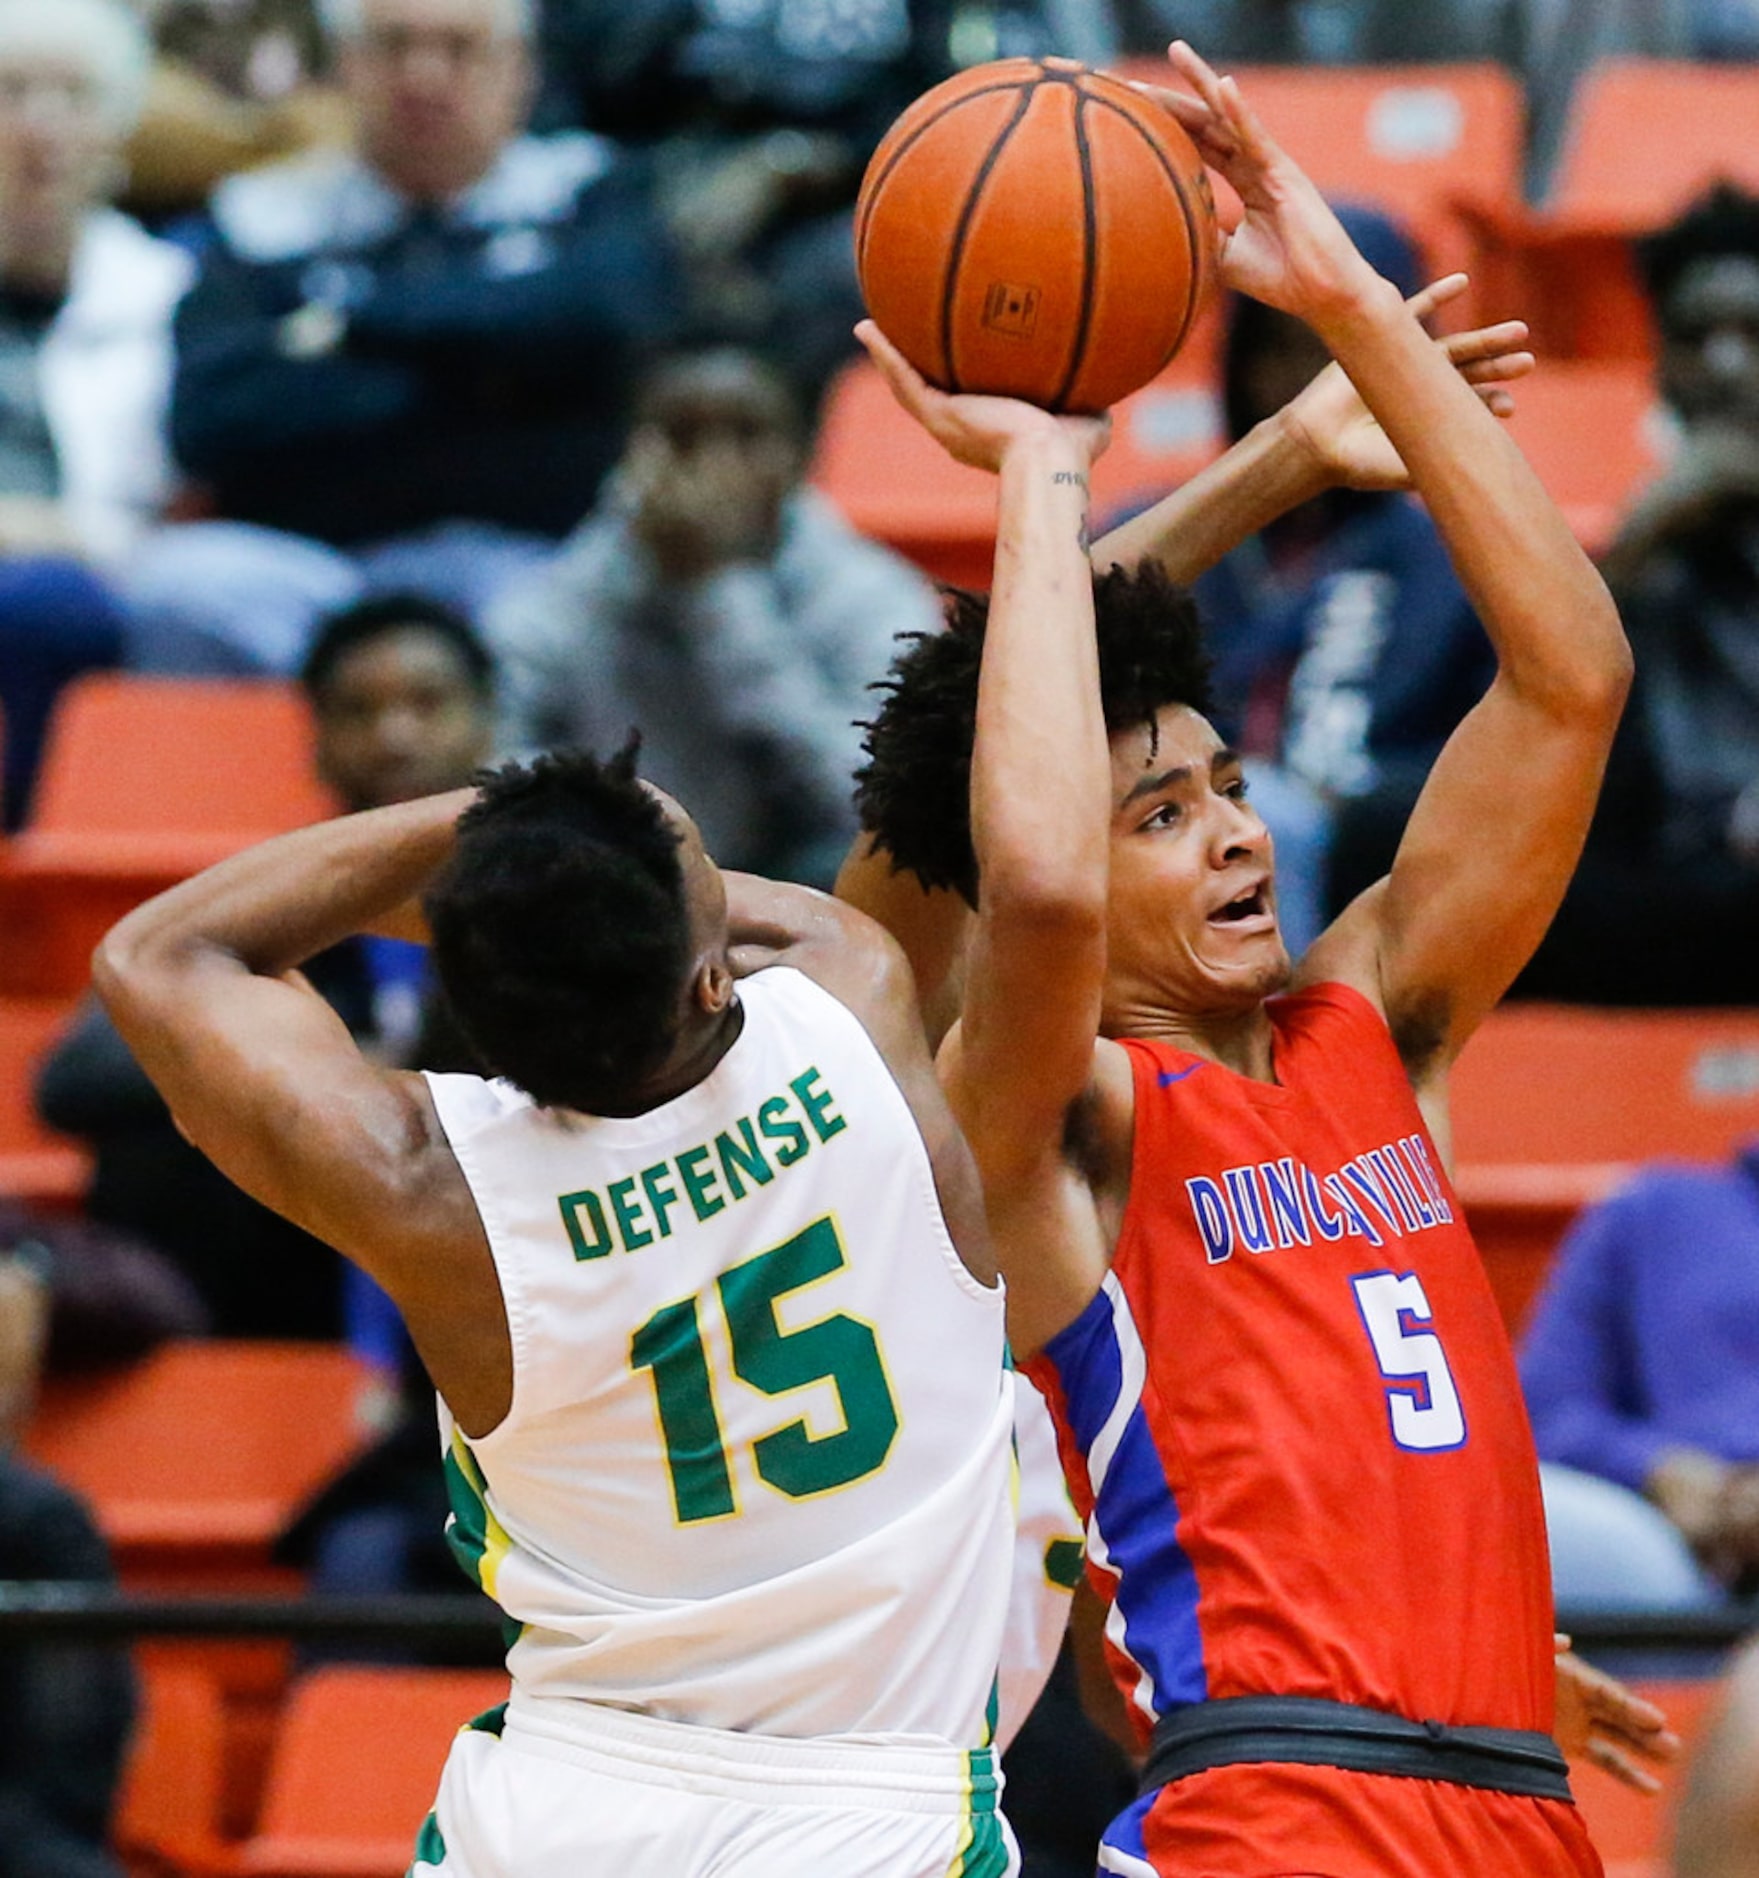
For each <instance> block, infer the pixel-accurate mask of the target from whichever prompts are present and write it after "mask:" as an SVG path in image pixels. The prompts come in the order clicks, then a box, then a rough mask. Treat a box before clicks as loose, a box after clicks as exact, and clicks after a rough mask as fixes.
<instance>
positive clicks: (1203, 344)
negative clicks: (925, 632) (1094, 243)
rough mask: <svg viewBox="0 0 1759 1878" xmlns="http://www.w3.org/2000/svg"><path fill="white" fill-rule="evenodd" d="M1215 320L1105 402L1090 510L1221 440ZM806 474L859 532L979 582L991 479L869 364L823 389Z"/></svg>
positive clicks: (958, 580) (1152, 492)
mask: <svg viewBox="0 0 1759 1878" xmlns="http://www.w3.org/2000/svg"><path fill="white" fill-rule="evenodd" d="M1219 333H1220V322H1219V318H1218V315H1217V310H1216V309H1215V308H1213V307H1212V308H1211V310H1210V312H1209V313H1208V314H1206V315H1205V316H1204V317H1203V318H1202V319H1201V320H1200V321H1199V323H1198V328H1197V330H1196V331H1195V332H1194V333H1193V335H1192V337H1191V339H1190V340H1189V341H1188V342H1187V344H1186V345H1185V347H1184V349H1183V350H1182V351H1181V352H1180V354H1179V356H1178V357H1177V358H1176V359H1175V360H1174V361H1173V362H1172V364H1171V365H1170V366H1168V367H1167V369H1166V370H1165V371H1164V372H1163V373H1161V375H1160V376H1159V377H1158V378H1156V379H1155V380H1154V381H1153V382H1152V383H1151V384H1148V385H1146V386H1144V387H1143V389H1142V390H1141V391H1138V392H1136V393H1135V394H1134V395H1133V396H1131V397H1129V398H1126V399H1125V400H1124V401H1123V402H1122V403H1121V404H1120V405H1119V406H1118V408H1117V410H1116V411H1115V412H1114V413H1113V428H1112V444H1111V448H1110V449H1109V450H1107V452H1106V453H1105V455H1104V456H1103V457H1101V458H1100V460H1099V462H1098V463H1097V464H1096V465H1095V466H1094V475H1093V505H1094V514H1095V516H1096V517H1098V518H1100V519H1101V520H1102V522H1103V519H1104V517H1105V516H1106V515H1107V513H1108V512H1109V511H1111V510H1115V509H1116V508H1117V507H1119V506H1120V505H1122V504H1130V505H1133V506H1134V505H1138V504H1140V503H1142V502H1143V501H1152V500H1153V499H1155V498H1156V497H1158V496H1161V495H1164V494H1165V493H1166V492H1167V491H1168V490H1169V489H1173V488H1176V487H1177V486H1178V485H1179V484H1180V483H1182V482H1184V481H1185V480H1186V479H1187V478H1188V477H1190V476H1191V475H1193V474H1194V473H1195V472H1196V471H1198V470H1199V469H1201V468H1202V467H1203V466H1204V464H1206V463H1207V462H1209V460H1210V459H1211V458H1212V457H1214V456H1215V455H1216V454H1217V453H1218V452H1219V451H1220V450H1221V449H1222V447H1223V445H1224V442H1225V439H1224V437H1223V435H1222V414H1221V399H1220V394H1219V391H1218V386H1219V383H1220V372H1219V369H1218V367H1217V365H1216V352H1217V347H1218V343H1219ZM812 474H813V481H814V482H815V483H817V484H818V486H819V488H820V489H821V490H822V491H823V492H824V494H826V495H827V496H829V497H830V498H831V500H832V501H833V502H835V503H836V504H837V506H838V507H839V508H840V509H841V510H842V511H843V513H844V515H845V516H846V517H847V518H848V520H849V521H850V523H851V524H852V525H853V526H854V527H856V528H857V529H859V530H860V531H861V533H863V534H864V535H870V536H872V537H873V539H874V540H876V541H883V542H885V543H886V544H887V546H889V547H892V548H896V549H897V551H898V552H899V553H900V554H904V555H907V556H908V557H909V558H910V559H911V560H913V561H915V562H916V563H917V564H918V565H919V566H921V567H923V568H924V569H926V570H927V572H928V573H930V574H931V575H933V576H934V577H935V578H936V579H937V580H946V581H952V582H953V583H955V584H956V585H958V586H962V587H979V588H984V587H988V585H989V580H990V563H991V560H992V557H993V554H994V548H995V508H996V488H995V478H994V477H993V476H990V475H988V474H986V473H985V472H984V471H982V470H974V469H965V468H963V467H962V466H961V465H959V464H957V463H955V462H954V461H953V460H952V459H951V458H950V457H949V456H948V455H947V454H946V452H945V451H943V450H942V449H941V447H940V445H939V444H937V443H935V442H934V441H933V440H932V439H931V438H930V437H929V436H928V435H927V433H926V432H925V431H923V430H922V429H921V427H920V426H919V425H918V424H917V423H916V422H915V421H914V420H913V419H912V418H909V417H907V416H906V415H905V414H904V412H903V411H902V410H901V409H899V407H898V405H897V403H896V401H895V400H894V399H893V397H892V394H891V392H890V391H888V390H887V389H886V384H885V381H884V379H882V378H881V377H880V375H879V373H878V371H877V370H875V368H874V367H873V366H871V365H869V364H867V363H866V362H865V361H860V362H858V363H856V364H854V365H852V366H850V367H848V368H847V370H846V371H845V372H844V373H843V375H842V376H841V377H840V378H839V379H838V380H837V382H836V384H835V386H834V387H833V388H832V391H831V395H830V399H829V401H828V403H827V406H826V411H825V420H824V424H823V427H822V429H821V431H820V434H819V446H818V455H817V458H816V460H815V462H814V465H813V472H812Z"/></svg>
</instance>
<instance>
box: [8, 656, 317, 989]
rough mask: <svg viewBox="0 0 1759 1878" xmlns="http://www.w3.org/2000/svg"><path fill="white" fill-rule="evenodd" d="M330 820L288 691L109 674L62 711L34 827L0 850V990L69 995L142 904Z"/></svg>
mask: <svg viewBox="0 0 1759 1878" xmlns="http://www.w3.org/2000/svg"><path fill="white" fill-rule="evenodd" d="M334 808H335V805H334V803H333V802H332V801H331V800H330V798H329V796H328V795H327V794H326V792H325V791H324V790H323V789H322V787H321V786H320V785H319V784H318V782H317V781H316V779H315V776H314V774H313V769H312V750H311V725H310V721H309V717H308V714H307V712H306V709H305V705H304V702H303V700H302V699H301V698H300V696H299V694H298V692H297V690H296V689H295V688H294V687H293V686H292V685H289V684H285V683H282V682H279V681H274V680H268V679H254V680H253V679H224V680H222V679H170V678H138V677H127V676H119V675H116V674H111V673H105V674H101V675H90V676H87V677H85V678H81V679H78V680H76V681H75V682H74V683H73V684H72V685H70V686H68V688H67V689H66V691H64V692H63V693H62V695H61V698H60V700H59V702H58V704H57V706H56V711H55V716H54V719H53V721H52V723H51V725H50V731H49V738H48V744H47V748H46V750H45V752H44V756H43V764H42V769H41V772H40V774H39V776H38V780H37V787H36V793H35V797H34V799H33V802H32V809H31V815H30V818H29V820H28V821H27V823H26V824H25V826H24V828H23V829H21V830H20V831H19V833H18V834H17V835H15V836H14V837H13V838H12V840H11V841H10V842H8V843H7V844H6V845H5V847H4V848H3V849H0V989H4V990H8V991H11V992H15V993H30V994H33V995H38V996H43V995H64V994H67V993H70V992H73V991H77V990H78V989H79V988H80V987H81V986H82V985H83V984H84V983H85V981H86V977H87V969H88V961H89V959H90V955H91V949H92V947H93V946H94V945H95V944H96V943H97V941H98V940H99V939H100V938H101V937H102V936H103V934H104V932H105V930H106V929H107V928H108V927H109V926H110V925H111V924H112V923H113V922H114V921H115V920H116V919H119V918H120V917H121V916H122V914H124V913H125V912H127V911H128V910H129V908H130V907H132V906H135V905H137V904H138V903H139V902H140V901H141V900H143V899H145V898H146V897H147V896H148V895H149V894H152V893H156V892H158V891H159V890H160V889H161V888H163V887H166V886H169V885H171V884H172V883H173V882H175V881H177V880H180V879H182V878H183V877H184V876H186V875H188V874H191V873H194V872H196V871H197V870H198V869H200V868H203V867H206V866H208V865H209V864H210V863H211V862H213V861H217V860H219V859H221V858H222V857H223V856H225V855H227V854H231V853H233V852H235V851H236V850H237V849H239V848H242V847H245V846H248V845H249V844H250V843H251V842H253V841H258V840H261V839H262V838H263V837H265V836H267V835H271V834H276V833H279V832H280V831H282V830H284V829H288V828H296V827H299V826H300V825H301V824H303V823H306V822H311V821H316V820H319V819H320V818H322V817H323V816H325V815H328V814H331V813H333V812H334Z"/></svg>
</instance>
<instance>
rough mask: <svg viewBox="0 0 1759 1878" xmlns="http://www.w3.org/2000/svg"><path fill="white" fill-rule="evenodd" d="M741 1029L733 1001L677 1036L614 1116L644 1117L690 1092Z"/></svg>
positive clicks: (741, 1011) (741, 1015)
mask: <svg viewBox="0 0 1759 1878" xmlns="http://www.w3.org/2000/svg"><path fill="white" fill-rule="evenodd" d="M744 1028H745V1006H744V1005H743V1004H742V1003H740V1001H739V1000H738V998H734V999H733V1000H732V1002H731V1003H730V1004H729V1005H728V1006H727V1008H726V1009H725V1010H724V1011H721V1012H719V1013H718V1014H717V1015H716V1016H714V1017H712V1018H709V1019H706V1020H705V1021H704V1022H703V1023H702V1025H701V1026H700V1028H692V1029H691V1030H689V1031H687V1032H686V1033H685V1034H684V1035H683V1036H681V1037H680V1038H679V1039H678V1042H677V1045H676V1046H675V1047H674V1049H673V1051H672V1053H671V1055H670V1056H668V1057H667V1058H666V1060H665V1062H663V1063H662V1064H661V1065H660V1067H659V1068H658V1069H657V1070H655V1071H654V1073H653V1074H652V1075H651V1076H649V1077H647V1078H646V1079H645V1080H644V1081H642V1082H640V1083H637V1084H636V1085H635V1087H634V1088H632V1089H631V1090H630V1091H629V1093H628V1095H627V1097H626V1098H625V1099H624V1100H623V1101H622V1102H619V1103H618V1104H617V1107H616V1110H615V1113H616V1114H618V1115H645V1114H647V1112H648V1111H649V1110H650V1109H657V1108H659V1107H661V1106H662V1105H663V1104H664V1103H667V1102H670V1101H673V1100H674V1099H675V1098H676V1097H678V1096H681V1095H683V1094H684V1093H685V1092H686V1091H687V1090H690V1089H694V1088H695V1087H696V1085H697V1084H698V1083H699V1082H706V1081H707V1079H708V1078H709V1077H710V1076H711V1075H713V1074H714V1072H715V1070H716V1068H717V1067H718V1066H719V1064H720V1061H721V1058H722V1057H724V1056H725V1055H726V1054H727V1052H728V1051H729V1050H730V1049H732V1047H733V1046H734V1044H736V1043H737V1042H738V1041H739V1034H740V1032H741V1031H742V1030H744ZM607 1112H608V1111H607Z"/></svg>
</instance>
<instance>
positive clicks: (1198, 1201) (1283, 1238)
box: [1185, 1135, 1454, 1265]
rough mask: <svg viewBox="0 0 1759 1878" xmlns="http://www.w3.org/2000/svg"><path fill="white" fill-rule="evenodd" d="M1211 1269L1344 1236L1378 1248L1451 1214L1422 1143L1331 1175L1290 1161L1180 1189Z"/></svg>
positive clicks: (1400, 1145) (1200, 1178)
mask: <svg viewBox="0 0 1759 1878" xmlns="http://www.w3.org/2000/svg"><path fill="white" fill-rule="evenodd" d="M1185 1189H1186V1191H1187V1192H1188V1193H1189V1194H1190V1196H1191V1211H1192V1212H1193V1213H1194V1214H1195V1215H1196V1218H1197V1230H1198V1232H1199V1233H1200V1234H1201V1235H1202V1238H1203V1248H1204V1252H1205V1254H1206V1256H1207V1257H1208V1260H1209V1263H1210V1264H1211V1265H1219V1264H1220V1263H1221V1261H1222V1260H1223V1259H1229V1258H1232V1257H1233V1256H1234V1254H1235V1252H1236V1251H1243V1252H1271V1251H1277V1250H1282V1251H1287V1250H1288V1249H1289V1247H1291V1246H1297V1245H1312V1244H1313V1243H1314V1242H1315V1240H1319V1241H1321V1242H1323V1241H1326V1240H1332V1239H1341V1238H1343V1237H1344V1236H1345V1235H1346V1234H1350V1235H1353V1236H1355V1237H1357V1238H1361V1239H1366V1240H1367V1241H1368V1243H1369V1244H1370V1245H1374V1246H1378V1245H1385V1244H1386V1242H1387V1240H1388V1239H1403V1238H1404V1237H1405V1236H1406V1235H1407V1234H1408V1233H1417V1232H1426V1231H1428V1230H1429V1229H1430V1228H1431V1227H1432V1226H1446V1225H1450V1224H1452V1222H1453V1217H1454V1215H1453V1209H1452V1207H1451V1206H1450V1205H1449V1204H1448V1199H1447V1195H1446V1194H1445V1193H1444V1192H1443V1190H1442V1184H1441V1181H1440V1180H1439V1178H1438V1177H1437V1175H1436V1172H1435V1163H1434V1162H1433V1160H1431V1158H1430V1153H1429V1143H1428V1142H1427V1141H1426V1140H1425V1139H1424V1138H1423V1136H1422V1135H1406V1136H1404V1137H1402V1138H1401V1139H1400V1140H1398V1141H1389V1142H1387V1143H1386V1144H1385V1145H1384V1146H1382V1147H1378V1148H1370V1149H1368V1151H1367V1152H1366V1153H1364V1154H1358V1155H1357V1156H1356V1158H1355V1159H1354V1160H1351V1161H1346V1162H1345V1163H1344V1165H1343V1166H1342V1167H1340V1168H1338V1169H1337V1171H1336V1172H1335V1173H1330V1174H1323V1175H1321V1174H1315V1173H1314V1171H1313V1169H1312V1168H1311V1167H1309V1166H1307V1165H1306V1163H1305V1162H1303V1161H1298V1160H1296V1159H1295V1157H1294V1156H1293V1155H1290V1154H1286V1155H1284V1156H1283V1158H1282V1159H1281V1160H1280V1161H1258V1162H1248V1163H1247V1164H1246V1165H1245V1166H1244V1167H1230V1168H1228V1169H1226V1170H1225V1171H1224V1172H1223V1174H1222V1176H1221V1178H1220V1179H1219V1180H1212V1179H1210V1178H1209V1177H1208V1176H1207V1175H1203V1174H1199V1175H1197V1176H1195V1177H1194V1178H1192V1179H1189V1180H1187V1181H1186V1182H1185Z"/></svg>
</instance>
